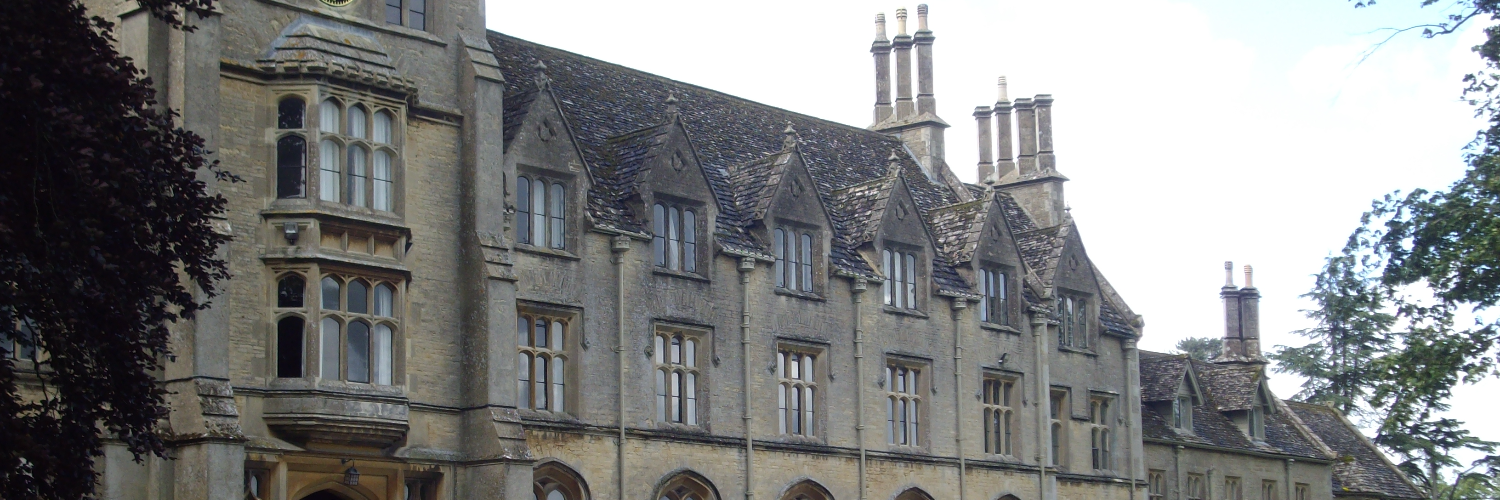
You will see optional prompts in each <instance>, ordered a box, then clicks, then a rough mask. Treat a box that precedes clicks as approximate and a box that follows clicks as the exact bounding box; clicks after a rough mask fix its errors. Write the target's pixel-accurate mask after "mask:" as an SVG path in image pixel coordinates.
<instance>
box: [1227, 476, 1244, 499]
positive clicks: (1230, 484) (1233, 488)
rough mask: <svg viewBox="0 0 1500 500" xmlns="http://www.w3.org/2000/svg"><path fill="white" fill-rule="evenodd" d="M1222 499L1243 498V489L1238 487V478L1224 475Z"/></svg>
mask: <svg viewBox="0 0 1500 500" xmlns="http://www.w3.org/2000/svg"><path fill="white" fill-rule="evenodd" d="M1224 500H1245V491H1244V490H1243V489H1242V488H1241V487H1240V478H1237V477H1231V476H1224Z"/></svg>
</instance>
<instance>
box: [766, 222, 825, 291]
mask: <svg viewBox="0 0 1500 500" xmlns="http://www.w3.org/2000/svg"><path fill="white" fill-rule="evenodd" d="M771 236H772V238H771V239H772V247H771V251H772V253H773V254H775V256H776V266H775V274H776V286H777V287H778V288H785V289H787V290H795V291H799V292H811V291H813V255H822V252H821V251H814V249H813V242H814V241H817V240H815V239H814V238H813V236H812V233H810V232H807V231H800V230H796V229H791V228H779V227H778V228H776V230H775V231H772V234H771Z"/></svg>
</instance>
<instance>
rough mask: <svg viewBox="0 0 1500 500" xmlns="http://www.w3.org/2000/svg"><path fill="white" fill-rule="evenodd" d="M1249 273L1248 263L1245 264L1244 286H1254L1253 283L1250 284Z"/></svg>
mask: <svg viewBox="0 0 1500 500" xmlns="http://www.w3.org/2000/svg"><path fill="white" fill-rule="evenodd" d="M1250 274H1251V270H1250V264H1245V288H1255V285H1252V284H1250V283H1251V281H1250Z"/></svg>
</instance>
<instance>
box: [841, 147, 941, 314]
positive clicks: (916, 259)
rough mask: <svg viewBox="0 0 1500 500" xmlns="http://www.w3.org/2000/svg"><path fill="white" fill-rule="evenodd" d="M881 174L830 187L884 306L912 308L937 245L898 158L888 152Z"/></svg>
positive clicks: (924, 296) (918, 306) (922, 304)
mask: <svg viewBox="0 0 1500 500" xmlns="http://www.w3.org/2000/svg"><path fill="white" fill-rule="evenodd" d="M889 161H890V163H889V166H888V167H887V170H886V173H885V175H884V176H882V177H880V178H877V179H874V180H871V181H867V182H863V183H860V184H855V185H853V186H848V187H845V188H841V189H838V190H836V191H834V193H833V197H834V199H835V203H837V204H838V205H839V206H840V207H842V209H843V211H844V213H845V217H846V219H848V224H847V225H848V229H849V231H850V233H851V234H850V235H849V240H850V243H851V244H852V245H853V246H854V248H855V249H856V250H857V251H858V252H859V253H860V254H861V256H863V257H864V258H865V259H866V260H868V261H870V262H874V263H875V265H874V266H872V267H874V268H875V269H876V271H877V272H878V273H880V275H881V277H882V283H881V303H882V304H884V305H885V306H886V310H887V311H890V312H898V313H915V312H918V311H921V310H923V309H925V308H926V306H927V300H928V296H929V295H930V293H929V292H930V291H931V289H932V271H933V263H932V261H933V258H934V257H935V256H936V253H937V250H936V249H937V248H938V245H937V244H936V241H935V240H934V239H933V237H932V234H931V233H930V232H929V231H928V228H927V224H926V223H925V222H924V221H923V220H922V214H921V213H920V212H919V211H918V208H917V204H916V201H915V200H913V199H912V195H911V191H910V189H909V188H908V187H907V185H906V181H905V180H904V179H902V178H901V169H902V160H901V157H899V156H897V154H896V152H895V151H892V152H891V156H890V158H889Z"/></svg>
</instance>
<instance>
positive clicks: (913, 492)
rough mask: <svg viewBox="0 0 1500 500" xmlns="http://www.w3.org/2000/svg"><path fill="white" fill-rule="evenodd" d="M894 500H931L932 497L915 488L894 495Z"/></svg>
mask: <svg viewBox="0 0 1500 500" xmlns="http://www.w3.org/2000/svg"><path fill="white" fill-rule="evenodd" d="M896 500H932V495H928V494H927V492H925V491H922V490H920V489H917V488H912V489H909V490H906V491H903V492H901V494H900V495H896Z"/></svg>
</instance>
